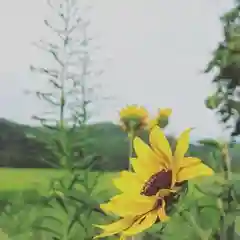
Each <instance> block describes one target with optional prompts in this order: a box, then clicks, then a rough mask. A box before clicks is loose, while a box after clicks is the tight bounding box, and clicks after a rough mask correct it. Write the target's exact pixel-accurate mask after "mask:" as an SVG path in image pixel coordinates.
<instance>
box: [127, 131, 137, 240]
mask: <svg viewBox="0 0 240 240" xmlns="http://www.w3.org/2000/svg"><path fill="white" fill-rule="evenodd" d="M133 139H134V131H133V130H131V131H130V132H129V133H128V143H129V156H128V171H129V172H132V171H133V169H132V165H131V158H132V156H133ZM127 239H128V240H137V237H135V236H131V237H128V238H127Z"/></svg>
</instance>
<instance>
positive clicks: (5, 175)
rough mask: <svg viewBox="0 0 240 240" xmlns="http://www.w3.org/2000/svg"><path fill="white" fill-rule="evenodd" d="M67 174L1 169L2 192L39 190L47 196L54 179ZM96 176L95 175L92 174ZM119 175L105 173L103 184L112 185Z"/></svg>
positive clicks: (56, 170) (0, 184) (102, 179)
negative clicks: (112, 181) (113, 179)
mask: <svg viewBox="0 0 240 240" xmlns="http://www.w3.org/2000/svg"><path fill="white" fill-rule="evenodd" d="M65 174H66V172H65V171H64V170H58V169H30V168H27V169H17V168H0V191H24V190H30V189H37V190H38V191H39V193H41V194H45V193H46V191H47V190H48V187H49V184H50V181H51V180H52V179H56V178H61V177H63V176H64V175H65ZM92 174H95V173H92ZM114 175H117V173H105V174H103V176H101V181H102V184H103V185H105V184H111V182H110V180H111V177H113V176H114Z"/></svg>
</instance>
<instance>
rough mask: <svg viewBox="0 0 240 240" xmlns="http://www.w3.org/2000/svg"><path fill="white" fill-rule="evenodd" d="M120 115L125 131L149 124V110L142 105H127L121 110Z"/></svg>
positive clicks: (141, 127)
mask: <svg viewBox="0 0 240 240" xmlns="http://www.w3.org/2000/svg"><path fill="white" fill-rule="evenodd" d="M119 115H120V121H121V126H122V128H123V129H124V130H125V131H128V132H129V131H132V130H134V131H135V130H139V129H143V128H145V126H146V125H147V121H148V111H147V110H146V109H145V108H144V107H142V106H137V105H130V106H127V107H125V108H123V109H122V110H121V111H120V113H119Z"/></svg>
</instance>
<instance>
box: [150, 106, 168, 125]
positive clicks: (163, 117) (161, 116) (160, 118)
mask: <svg viewBox="0 0 240 240" xmlns="http://www.w3.org/2000/svg"><path fill="white" fill-rule="evenodd" d="M171 114H172V109H171V108H162V109H159V111H158V115H157V117H156V118H154V119H152V120H150V121H149V129H152V128H153V127H154V126H157V125H158V126H160V127H161V128H164V127H166V126H167V124H168V119H169V117H170V115H171Z"/></svg>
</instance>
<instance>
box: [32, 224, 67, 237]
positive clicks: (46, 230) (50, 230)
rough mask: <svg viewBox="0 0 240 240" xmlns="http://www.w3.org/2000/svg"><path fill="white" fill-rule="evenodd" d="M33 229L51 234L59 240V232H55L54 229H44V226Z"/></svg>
mask: <svg viewBox="0 0 240 240" xmlns="http://www.w3.org/2000/svg"><path fill="white" fill-rule="evenodd" d="M33 228H34V229H36V230H39V231H44V232H47V233H52V234H53V235H55V236H56V237H59V238H61V236H62V235H61V234H60V233H59V232H57V231H56V230H54V229H51V228H50V227H46V226H33Z"/></svg>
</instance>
